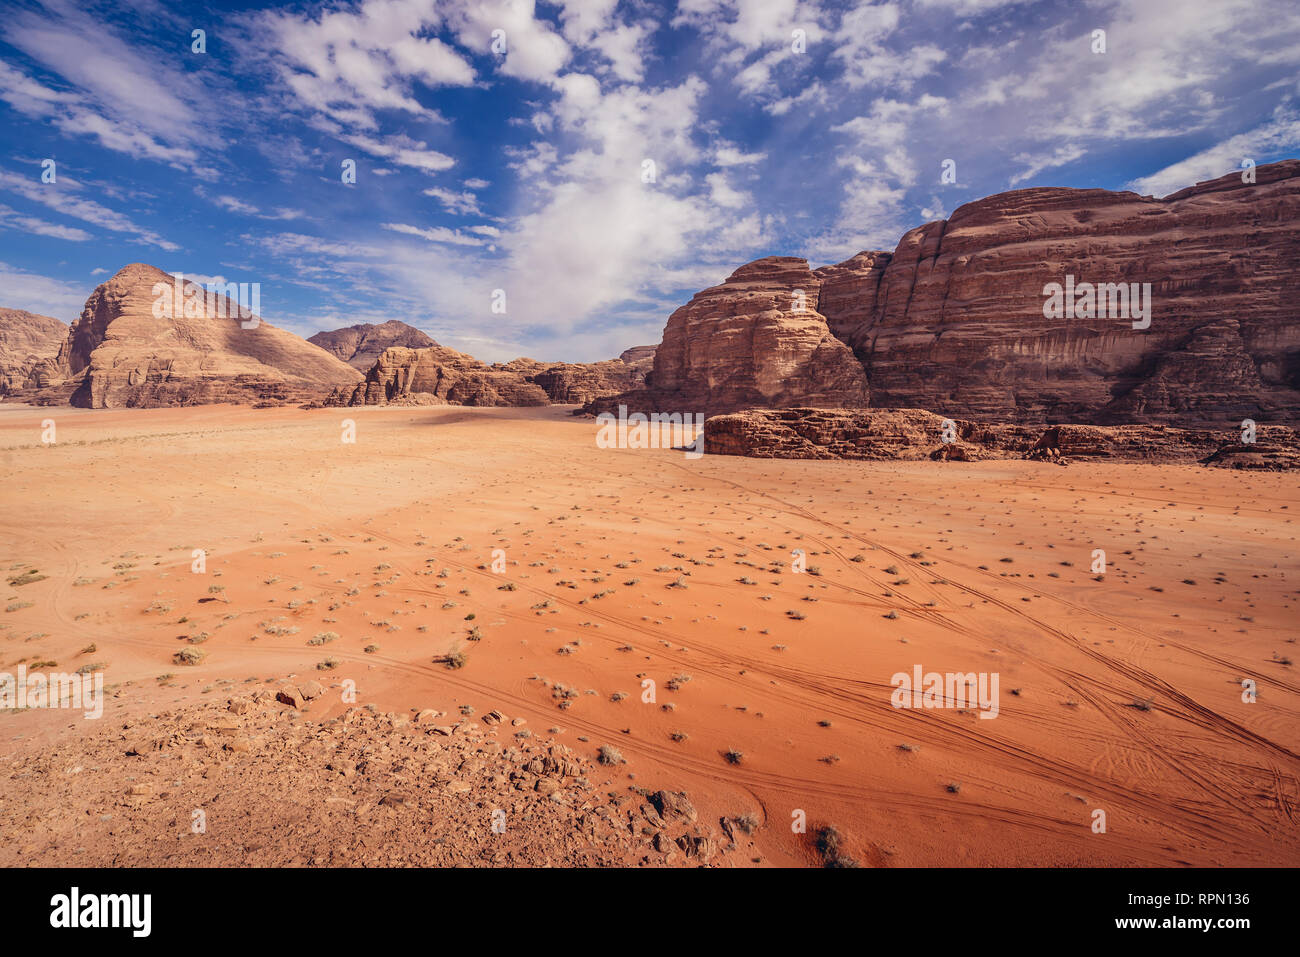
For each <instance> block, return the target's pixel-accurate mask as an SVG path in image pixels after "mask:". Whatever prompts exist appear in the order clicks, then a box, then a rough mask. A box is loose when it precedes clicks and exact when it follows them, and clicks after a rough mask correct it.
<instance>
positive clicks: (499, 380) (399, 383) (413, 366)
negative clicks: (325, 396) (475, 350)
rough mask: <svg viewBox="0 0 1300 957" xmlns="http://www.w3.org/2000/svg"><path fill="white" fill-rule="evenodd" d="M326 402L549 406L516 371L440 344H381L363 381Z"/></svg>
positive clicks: (542, 394)
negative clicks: (412, 346)
mask: <svg viewBox="0 0 1300 957" xmlns="http://www.w3.org/2000/svg"><path fill="white" fill-rule="evenodd" d="M329 401H330V402H331V403H336V404H339V405H384V404H386V403H389V402H408V403H414V404H433V405H442V404H448V403H450V404H452V405H507V406H527V405H548V404H549V403H550V397H549V396H547V394H546V392H545V391H544V390H543V389H542V387H541V386H539V385H536V384H535V383H532V382H527V381H525V380H524V378H523V376H521V375H520V374H519V373H518V372H513V371H510V370H503V369H499V368H494V367H492V366H489V365H485V364H484V363H482V362H479V361H478V360H477V359H475V358H474V357H473V356H467V355H465V354H464V353H463V352H457V351H456V350H455V349H448V348H446V347H445V346H430V347H429V348H427V349H406V348H402V347H396V348H392V349H385V350H384V351H383V353H381V354H380V356H379V359H378V361H377V362H376V363H375V364H374V366H373V367H372V368H371V369H370V371H369V372H367V373H366V378H365V381H364V382H361V383H359V384H358V385H357V386H356V387H355V388H353V389H350V390H349V389H340V390H337V391H336V392H335V393H334V394H333V395H332V396H331V397H330V400H329Z"/></svg>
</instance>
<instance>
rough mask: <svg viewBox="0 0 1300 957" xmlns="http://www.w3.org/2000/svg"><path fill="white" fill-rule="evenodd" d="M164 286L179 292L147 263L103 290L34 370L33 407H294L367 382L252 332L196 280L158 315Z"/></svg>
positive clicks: (128, 269) (315, 354)
mask: <svg viewBox="0 0 1300 957" xmlns="http://www.w3.org/2000/svg"><path fill="white" fill-rule="evenodd" d="M165 287H170V288H171V289H172V290H173V293H174V291H175V289H176V282H175V280H174V277H173V276H172V275H171V274H169V273H165V272H163V271H162V270H161V269H157V268H155V267H154V266H149V265H145V264H144V263H132V264H131V265H129V266H125V267H123V268H122V269H121V270H119V271H118V273H117V274H116V275H115V276H113V277H112V278H111V279H109V280H108V281H107V282H105V283H103V284H102V285H100V286H99V287H98V288H97V289H96V290H95V291H94V292H93V293H92V294H91V296H90V298H89V299H88V300H87V301H86V307H85V309H83V310H82V313H81V318H79V319H78V320H77V321H76V322H75V323H73V325H72V327H71V328H70V329H69V330H68V334H67V337H66V338H65V339H64V342H63V345H62V347H61V348H60V349H59V352H58V355H57V356H56V357H55V359H54V360H53V361H51V362H48V363H44V364H43V365H42V367H41V368H39V369H38V370H37V372H38V374H39V375H40V378H41V383H40V385H39V387H38V388H36V389H35V390H33V393H32V399H33V401H36V402H38V403H41V404H56V403H62V402H70V403H71V404H72V405H75V406H82V407H86V408H94V409H101V408H122V407H128V408H150V407H155V406H172V405H199V404H204V403H212V402H240V403H242V402H249V403H256V402H288V401H302V400H304V399H310V398H319V397H320V396H321V395H323V394H325V393H327V392H328V391H329V390H330V389H332V388H335V387H338V386H342V385H344V384H345V383H351V382H355V381H356V380H358V379H360V378H361V376H360V373H358V372H357V371H356V370H355V369H353V368H352V367H351V366H348V365H347V364H346V363H343V362H341V361H340V360H338V359H336V358H334V357H333V356H331V355H329V354H328V353H326V352H324V351H322V350H321V349H319V348H317V347H316V346H313V345H311V344H310V343H308V342H307V341H306V340H304V339H300V338H299V337H298V336H295V335H294V334H293V333H291V332H286V331H285V330H283V329H277V328H276V327H275V326H272V325H271V324H270V323H268V322H265V321H262V320H260V319H259V320H258V321H257V323H256V324H255V325H252V319H251V318H250V319H244V318H243V317H241V316H240V314H239V313H238V312H237V307H236V306H235V304H234V303H233V302H231V301H230V300H226V299H225V298H224V297H222V298H221V299H217V298H216V297H212V296H208V295H206V290H204V289H203V287H201V286H197V285H196V284H194V283H191V282H188V281H187V282H185V283H184V284H183V286H182V294H181V298H182V299H183V300H184V301H183V302H178V303H176V304H174V306H172V305H171V304H170V303H169V304H168V306H164V307H163V308H155V307H156V305H157V304H158V303H160V301H161V299H160V296H161V293H156V292H155V290H156V289H157V290H162V289H164V288H165ZM223 313H224V314H223ZM246 326H251V327H250V328H245V327H246Z"/></svg>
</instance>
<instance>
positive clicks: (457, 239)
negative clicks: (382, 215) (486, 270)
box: [380, 223, 486, 246]
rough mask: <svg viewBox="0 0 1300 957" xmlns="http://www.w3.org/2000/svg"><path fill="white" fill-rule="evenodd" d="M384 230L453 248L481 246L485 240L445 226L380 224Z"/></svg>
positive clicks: (484, 243)
mask: <svg viewBox="0 0 1300 957" xmlns="http://www.w3.org/2000/svg"><path fill="white" fill-rule="evenodd" d="M380 226H381V227H382V228H384V229H388V230H392V231H393V232H395V233H404V234H406V235H407V236H419V237H420V238H421V239H427V240H428V241H429V242H431V243H449V244H451V245H453V246H483V245H486V242H485V240H482V239H479V238H477V237H475V236H466V235H465V234H464V233H461V232H457V231H456V230H454V229H448V228H447V227H446V226H432V227H421V226H410V225H408V224H406V223H381V224H380Z"/></svg>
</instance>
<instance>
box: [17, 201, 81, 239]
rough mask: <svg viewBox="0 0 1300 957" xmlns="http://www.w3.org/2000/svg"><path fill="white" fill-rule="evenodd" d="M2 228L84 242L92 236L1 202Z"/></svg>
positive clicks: (73, 227)
mask: <svg viewBox="0 0 1300 957" xmlns="http://www.w3.org/2000/svg"><path fill="white" fill-rule="evenodd" d="M0 228H6V229H16V230H18V231H19V232H23V233H29V234H31V235H33V236H50V237H52V238H54V239H67V240H71V241H72V242H77V243H82V242H85V241H86V240H88V239H90V238H92V237H91V235H90V233H88V232H86V231H85V230H84V229H77V228H76V227H75V226H60V225H58V224H57V223H50V222H46V221H45V220H43V219H40V218H39V217H36V216H24V215H22V214H21V213H19V212H18V211H16V210H14V209H12V208H10V207H8V206H6V205H4V204H3V203H0Z"/></svg>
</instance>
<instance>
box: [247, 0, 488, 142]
mask: <svg viewBox="0 0 1300 957" xmlns="http://www.w3.org/2000/svg"><path fill="white" fill-rule="evenodd" d="M437 7H438V4H436V3H434V2H433V0H364V2H362V3H361V4H360V5H359V6H357V7H356V8H355V9H351V10H348V9H341V10H331V11H322V12H321V13H320V14H319V16H318V17H313V16H311V15H310V14H303V15H299V14H297V13H294V12H290V11H265V12H261V13H258V14H256V15H254V18H253V20H252V24H251V26H252V29H251V30H250V36H251V38H252V39H253V40H254V42H255V43H256V44H257V49H256V50H255V51H254V55H255V56H260V57H263V58H266V59H269V60H270V62H271V63H272V65H273V68H274V69H275V71H276V73H277V75H278V76H279V78H280V80H281V82H283V83H284V84H285V85H286V86H287V87H288V88H289V89H290V90H291V91H292V92H293V95H294V96H295V98H296V99H297V100H298V101H299V102H300V103H301V104H302V105H304V106H306V107H307V108H309V109H311V110H314V111H316V112H318V113H321V114H326V115H330V116H332V117H334V118H335V119H343V120H345V125H353V126H356V127H359V128H362V129H368V130H374V129H376V128H377V121H376V120H375V113H376V112H377V111H380V110H400V111H404V112H406V113H409V114H412V115H414V116H422V117H425V118H433V117H435V116H436V113H434V111H432V110H430V109H428V108H427V107H425V106H423V105H422V104H421V103H420V102H419V100H417V99H416V98H415V96H414V93H413V90H412V84H413V83H414V82H416V81H418V82H420V83H423V84H426V85H428V86H430V87H440V86H467V85H469V84H471V83H473V82H474V80H475V71H474V68H473V67H472V66H471V65H470V63H469V61H468V60H466V59H465V57H464V56H462V55H461V54H460V53H458V52H457V51H456V50H454V49H453V48H451V47H450V46H448V45H447V44H446V43H444V42H443V41H442V40H439V39H438V38H437V37H433V36H429V35H427V32H428V31H429V30H433V29H437V28H438V27H440V26H441V25H442V24H443V16H442V14H441V12H440V11H439V10H438V9H437Z"/></svg>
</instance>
